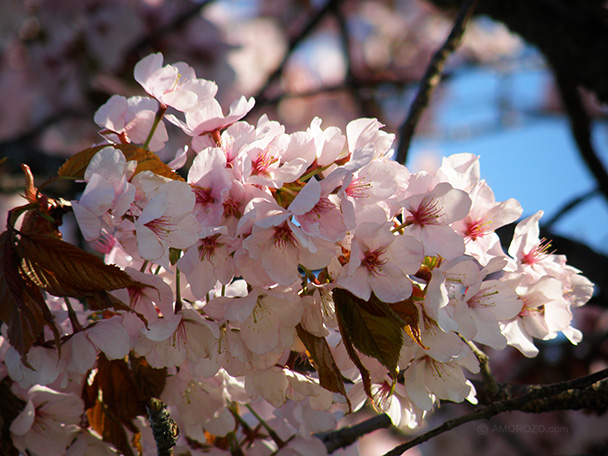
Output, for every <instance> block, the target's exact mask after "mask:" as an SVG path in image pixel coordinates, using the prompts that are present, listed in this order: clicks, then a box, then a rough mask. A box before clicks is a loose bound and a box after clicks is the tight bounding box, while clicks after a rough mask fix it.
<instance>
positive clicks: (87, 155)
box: [59, 144, 184, 181]
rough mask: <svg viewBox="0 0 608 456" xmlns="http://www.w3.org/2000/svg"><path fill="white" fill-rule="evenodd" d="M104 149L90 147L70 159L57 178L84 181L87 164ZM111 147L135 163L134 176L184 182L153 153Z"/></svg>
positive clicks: (124, 146) (131, 148)
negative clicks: (143, 174)
mask: <svg viewBox="0 0 608 456" xmlns="http://www.w3.org/2000/svg"><path fill="white" fill-rule="evenodd" d="M104 147H108V145H103V146H96V147H91V148H89V149H85V150H83V151H82V152H79V153H77V154H76V155H74V156H72V157H70V158H69V159H68V160H67V161H66V162H65V163H64V164H63V165H62V166H61V168H59V176H62V177H71V178H74V179H84V173H85V171H86V169H87V166H89V162H90V161H91V159H92V158H93V156H95V154H96V153H97V152H99V151H100V150H101V149H103V148H104ZM112 147H114V148H115V149H119V150H120V151H122V153H123V154H124V156H125V158H126V159H127V161H131V160H135V161H137V168H136V170H135V174H137V173H141V172H142V171H152V172H153V173H155V174H158V175H160V176H164V177H168V178H169V179H173V180H182V181H183V180H184V179H183V178H182V177H181V176H180V175H179V174H177V173H176V172H175V171H173V170H172V169H171V168H170V167H169V166H167V165H166V164H165V163H163V162H162V161H161V159H160V158H159V157H158V155H156V154H155V153H154V152H150V151H149V150H145V149H142V148H141V147H139V146H135V145H133V144H116V145H114V146H112Z"/></svg>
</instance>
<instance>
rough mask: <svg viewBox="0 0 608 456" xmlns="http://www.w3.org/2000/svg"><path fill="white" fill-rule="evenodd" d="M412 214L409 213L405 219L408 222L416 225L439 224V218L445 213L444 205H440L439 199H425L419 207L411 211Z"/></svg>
mask: <svg viewBox="0 0 608 456" xmlns="http://www.w3.org/2000/svg"><path fill="white" fill-rule="evenodd" d="M410 213H411V215H408V216H407V217H406V219H405V221H406V222H407V223H411V224H414V225H420V226H424V225H438V224H439V222H438V220H437V219H438V218H439V217H441V216H442V215H443V207H441V206H439V201H437V200H433V199H431V200H429V201H427V202H425V201H423V202H422V203H420V206H418V209H416V210H414V211H410Z"/></svg>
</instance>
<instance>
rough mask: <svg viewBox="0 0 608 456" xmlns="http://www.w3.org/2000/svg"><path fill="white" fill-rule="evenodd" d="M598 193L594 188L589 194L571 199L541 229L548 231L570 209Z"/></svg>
mask: <svg viewBox="0 0 608 456" xmlns="http://www.w3.org/2000/svg"><path fill="white" fill-rule="evenodd" d="M598 193H599V188H595V189H593V190H591V191H589V192H586V193H584V194H582V195H579V196H577V197H575V198H572V199H571V200H570V201H568V202H567V203H566V204H564V205H563V206H562V207H561V208H559V210H558V211H557V212H556V213H555V214H554V215H553V216H552V217H551V218H550V219H549V220H547V221H546V222H544V223H543V225H542V228H543V229H545V230H550V229H551V228H552V227H553V225H555V224H556V223H557V222H559V221H560V220H561V219H562V217H564V216H566V214H568V212H570V211H571V210H572V209H574V208H575V207H577V206H578V205H579V204H582V203H584V202H585V201H587V200H589V199H591V198H593V197H594V196H596V195H597V194H598Z"/></svg>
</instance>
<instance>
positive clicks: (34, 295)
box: [0, 231, 58, 367]
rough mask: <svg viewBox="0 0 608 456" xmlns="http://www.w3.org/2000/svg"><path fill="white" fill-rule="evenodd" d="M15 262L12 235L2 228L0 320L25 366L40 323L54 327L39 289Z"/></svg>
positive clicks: (15, 252)
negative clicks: (6, 328)
mask: <svg viewBox="0 0 608 456" xmlns="http://www.w3.org/2000/svg"><path fill="white" fill-rule="evenodd" d="M19 262H20V259H19V255H18V254H17V249H16V247H15V244H14V237H13V236H12V235H11V234H10V233H9V232H8V231H5V232H4V233H2V234H1V235H0V320H2V321H3V322H5V323H6V324H7V325H8V339H9V342H10V343H11V345H12V346H13V347H15V349H16V350H17V351H18V352H19V354H20V355H21V357H22V359H23V362H24V364H25V365H26V366H27V365H28V364H27V361H26V358H25V355H26V354H27V352H28V351H29V349H30V348H31V347H32V345H33V344H34V342H35V341H36V340H37V339H38V338H39V337H40V336H42V335H43V332H44V326H45V325H48V326H49V327H50V328H51V329H52V330H53V332H54V333H55V334H56V335H58V330H57V327H56V326H55V323H54V319H53V316H52V315H51V313H50V311H49V308H48V307H47V305H46V302H45V300H44V296H43V295H42V292H41V291H40V289H39V288H38V287H36V286H35V285H34V284H33V283H32V282H30V281H29V280H27V279H25V278H24V277H23V276H22V275H21V274H20V268H19ZM28 367H29V366H28Z"/></svg>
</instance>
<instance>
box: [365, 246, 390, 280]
mask: <svg viewBox="0 0 608 456" xmlns="http://www.w3.org/2000/svg"><path fill="white" fill-rule="evenodd" d="M385 253H386V250H380V249H378V250H374V251H373V252H369V253H367V254H366V255H365V258H364V259H363V260H362V261H361V265H362V266H365V268H366V269H367V270H368V271H369V273H370V274H371V275H373V276H376V277H378V276H381V275H382V266H384V265H385V264H386V263H388V259H387V258H382V255H384V254H385Z"/></svg>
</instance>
